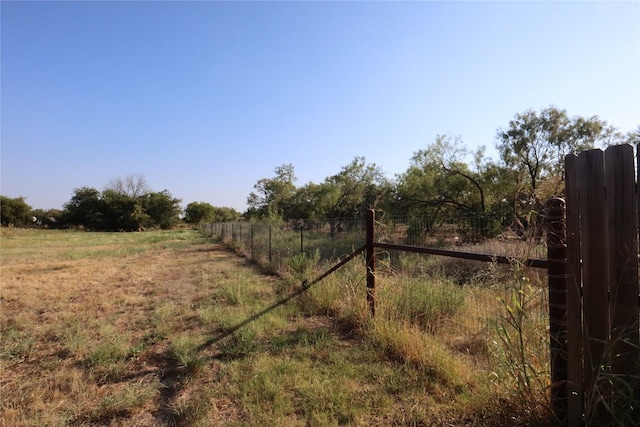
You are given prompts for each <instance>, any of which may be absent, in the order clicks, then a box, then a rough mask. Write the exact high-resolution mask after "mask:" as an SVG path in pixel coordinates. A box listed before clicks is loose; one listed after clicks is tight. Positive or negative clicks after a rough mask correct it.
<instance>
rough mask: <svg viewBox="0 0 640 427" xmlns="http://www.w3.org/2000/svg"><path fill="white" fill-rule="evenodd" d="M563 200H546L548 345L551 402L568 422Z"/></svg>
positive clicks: (561, 419) (561, 420) (563, 422)
mask: <svg viewBox="0 0 640 427" xmlns="http://www.w3.org/2000/svg"><path fill="white" fill-rule="evenodd" d="M564 217H565V203H564V200H563V199H561V198H558V197H554V198H551V199H550V200H549V201H548V202H547V216H546V221H547V259H548V263H549V264H548V270H547V271H548V277H549V336H550V340H549V347H550V352H551V405H552V408H553V413H554V415H555V418H556V420H557V421H558V422H559V423H560V425H566V424H567V399H568V396H567V379H568V376H567V373H568V366H567V239H566V229H565V222H564Z"/></svg>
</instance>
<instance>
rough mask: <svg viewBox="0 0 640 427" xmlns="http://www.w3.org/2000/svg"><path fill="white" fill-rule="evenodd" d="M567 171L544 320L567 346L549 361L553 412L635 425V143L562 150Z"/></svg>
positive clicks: (639, 201)
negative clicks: (561, 241)
mask: <svg viewBox="0 0 640 427" xmlns="http://www.w3.org/2000/svg"><path fill="white" fill-rule="evenodd" d="M565 173H566V250H567V263H566V275H565V280H564V286H559V287H558V288H554V289H551V288H550V295H551V294H552V293H554V294H556V295H560V296H561V297H559V298H557V302H558V305H559V306H560V307H561V306H562V305H564V311H563V310H559V311H558V310H557V309H558V307H555V308H554V309H556V311H557V313H555V314H554V316H552V318H551V319H550V320H551V323H552V325H553V323H554V322H556V324H557V325H560V328H559V334H557V335H556V336H555V337H553V338H552V339H554V340H555V341H556V343H555V346H556V348H557V349H559V350H560V351H561V352H565V351H566V353H561V354H560V355H556V356H559V357H558V361H559V364H558V366H556V367H554V366H553V365H552V369H554V368H555V370H554V372H553V373H552V378H553V381H554V383H553V384H552V392H555V393H553V394H552V396H553V397H554V408H555V411H556V415H557V416H558V418H559V419H560V420H562V421H563V422H564V423H565V424H568V425H569V426H578V425H583V424H587V425H640V407H638V404H639V403H640V381H639V380H638V379H639V376H640V336H639V335H640V334H639V306H640V288H639V284H638V253H639V251H638V214H639V212H640V210H639V209H638V206H640V196H639V194H638V191H637V190H636V188H637V184H636V180H637V169H636V164H635V159H634V149H633V146H631V145H628V144H626V145H620V146H615V147H610V148H608V149H607V150H606V151H602V150H591V151H586V152H583V153H580V154H579V155H577V156H576V155H568V156H566V158H565ZM560 237H561V238H562V237H564V236H560ZM562 282H563V281H562V280H560V281H555V282H554V283H555V285H556V286H557V285H558V284H560V285H561V284H562ZM562 296H564V301H563V300H562ZM550 300H551V296H550ZM550 308H551V307H550ZM554 317H555V318H554ZM553 356H554V355H553V354H552V358H553Z"/></svg>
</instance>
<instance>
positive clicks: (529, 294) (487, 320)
mask: <svg viewBox="0 0 640 427" xmlns="http://www.w3.org/2000/svg"><path fill="white" fill-rule="evenodd" d="M503 224H509V222H508V221H505V220H504V219H492V220H491V221H489V220H488V219H487V218H486V217H482V218H474V217H471V216H469V217H466V218H463V219H462V220H460V218H457V221H456V222H450V223H443V224H438V225H437V226H436V225H434V224H433V223H430V222H429V221H427V220H425V219H415V218H391V219H387V220H380V221H377V222H376V241H377V242H385V243H397V244H403V245H413V246H421V247H431V248H442V249H447V250H453V251H459V252H469V253H482V254H489V255H502V256H508V257H512V258H513V260H514V261H513V264H512V265H499V264H497V263H491V262H482V261H472V260H462V259H456V258H449V257H444V256H439V255H426V254H416V253H409V252H405V251H401V250H386V251H383V250H379V251H378V252H377V260H378V269H377V272H376V274H377V275H378V276H377V281H378V283H379V284H380V285H379V286H380V287H381V289H380V290H379V291H378V301H379V303H380V304H384V303H385V302H384V301H383V300H384V299H385V298H387V299H389V301H392V302H393V301H401V300H402V298H405V299H406V298H409V299H413V300H416V301H417V300H419V299H420V298H431V297H433V298H436V297H435V296H433V295H435V294H433V293H431V294H429V292H432V290H433V289H435V287H439V288H438V290H437V291H438V292H440V294H438V295H440V296H438V297H437V298H440V297H444V298H447V294H450V295H449V296H450V297H451V298H452V301H453V300H455V301H458V304H459V305H458V307H457V308H456V307H452V309H451V310H450V311H449V312H448V313H447V314H446V315H443V316H441V317H440V319H439V320H438V322H439V323H441V327H439V329H446V330H447V333H449V334H452V336H459V337H463V336H464V337H467V338H468V337H470V336H474V335H477V334H481V333H483V332H486V331H487V330H488V329H491V328H495V325H496V324H497V323H498V322H499V321H500V319H502V318H503V317H504V316H505V313H508V310H510V309H513V306H514V305H519V306H522V307H523V309H526V315H527V316H528V317H529V319H530V321H531V322H533V323H536V324H538V323H540V324H543V323H544V322H546V319H547V310H548V303H547V301H548V292H547V286H546V283H547V282H546V280H547V278H546V270H544V269H532V268H526V267H524V266H523V264H522V263H521V262H520V260H524V259H527V258H545V257H546V248H545V247H544V244H541V243H537V242H536V241H535V239H529V240H527V239H523V238H522V237H521V236H520V235H518V234H517V233H516V232H514V231H513V229H512V228H510V227H509V226H505V225H503ZM365 225H366V224H365V220H364V219H357V218H356V219H339V220H325V221H318V222H315V223H305V222H303V221H289V222H281V223H251V222H230V223H212V224H204V225H202V226H201V230H202V231H203V232H204V233H206V234H209V235H211V236H213V237H215V238H218V239H219V240H221V241H223V242H225V243H227V244H229V245H231V246H233V247H234V248H235V249H236V250H238V251H239V252H241V253H243V254H244V255H245V256H247V257H248V258H250V259H252V260H254V261H255V262H256V263H257V264H259V265H260V266H262V267H264V268H266V269H268V270H270V271H273V272H277V273H283V272H284V271H285V269H286V265H287V259H289V258H291V257H294V256H299V255H301V254H302V255H304V256H307V257H310V258H315V259H318V260H319V261H320V265H321V266H322V267H321V268H324V269H325V270H326V269H328V268H329V267H330V266H331V264H332V263H334V264H335V263H336V262H337V261H339V260H340V259H343V258H344V257H346V256H348V255H349V254H351V253H352V252H354V251H355V250H356V249H358V248H360V247H362V245H364V243H365V240H366V236H365ZM361 261H362V260H361ZM317 273H318V275H319V274H321V273H323V271H318V272H317ZM365 275H366V266H365V265H364V262H362V278H363V280H362V286H363V291H362V295H363V298H364V297H365V291H364V285H365V280H364V278H365ZM309 279H313V278H309ZM412 292H413V294H412ZM427 294H428V295H427ZM425 295H427V296H426V297H425ZM429 295H431V296H429ZM514 296H515V298H523V297H524V298H525V299H524V300H522V299H521V300H514ZM398 298H400V299H398ZM393 304H395V305H396V306H397V307H395V309H398V310H405V309H407V307H402V305H403V304H404V303H402V302H400V303H396V302H393ZM398 304H399V305H398ZM423 309H424V310H429V308H428V307H423ZM420 316H421V314H420V313H415V315H414V317H415V318H416V319H414V320H416V321H418V322H419V321H420ZM456 339H457V338H456Z"/></svg>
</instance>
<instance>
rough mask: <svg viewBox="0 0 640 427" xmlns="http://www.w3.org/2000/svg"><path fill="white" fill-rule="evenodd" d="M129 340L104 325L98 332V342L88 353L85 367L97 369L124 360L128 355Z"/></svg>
mask: <svg viewBox="0 0 640 427" xmlns="http://www.w3.org/2000/svg"><path fill="white" fill-rule="evenodd" d="M129 351H130V348H129V339H128V337H127V336H125V335H123V334H122V333H120V332H118V331H116V330H115V329H114V328H113V327H112V326H110V325H105V326H103V328H102V330H101V331H100V341H99V342H98V344H97V345H96V346H95V347H94V348H93V350H92V351H91V352H90V354H89V357H88V358H87V365H88V366H90V367H99V366H104V365H110V364H113V363H116V362H118V361H121V360H124V359H125V358H126V357H127V356H128V355H129Z"/></svg>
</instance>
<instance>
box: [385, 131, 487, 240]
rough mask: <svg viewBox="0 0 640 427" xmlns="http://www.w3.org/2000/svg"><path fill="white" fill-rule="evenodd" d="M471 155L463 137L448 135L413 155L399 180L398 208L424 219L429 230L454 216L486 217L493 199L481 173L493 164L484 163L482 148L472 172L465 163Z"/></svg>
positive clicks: (397, 189) (397, 191)
mask: <svg viewBox="0 0 640 427" xmlns="http://www.w3.org/2000/svg"><path fill="white" fill-rule="evenodd" d="M468 155H469V153H468V152H467V150H466V149H465V148H464V143H463V141H462V139H461V138H459V137H457V138H451V137H450V136H447V135H438V136H437V137H436V139H435V141H434V142H433V143H431V144H429V145H428V146H427V147H426V148H425V149H423V150H419V151H417V152H416V153H414V155H413V157H412V158H411V163H410V166H409V169H408V170H407V172H405V173H404V174H403V175H400V176H399V177H398V180H397V185H396V197H397V201H398V206H399V209H400V210H402V211H404V213H405V214H406V215H408V216H410V217H414V218H420V219H422V220H423V223H424V225H425V226H426V227H427V231H429V230H430V229H433V228H437V227H438V226H439V225H440V224H441V223H443V222H444V221H445V220H451V219H453V218H455V217H469V216H483V215H485V214H486V212H487V204H488V203H489V202H490V201H491V199H490V197H489V194H488V193H487V187H489V183H488V182H485V179H484V177H483V173H482V171H483V169H489V168H490V167H491V165H490V164H489V163H487V162H485V161H484V149H483V148H480V149H479V150H478V151H477V152H476V153H475V155H474V161H475V165H474V166H475V167H474V168H473V169H472V168H471V167H469V165H468V164H467V163H465V161H464V157H466V156H468Z"/></svg>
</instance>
